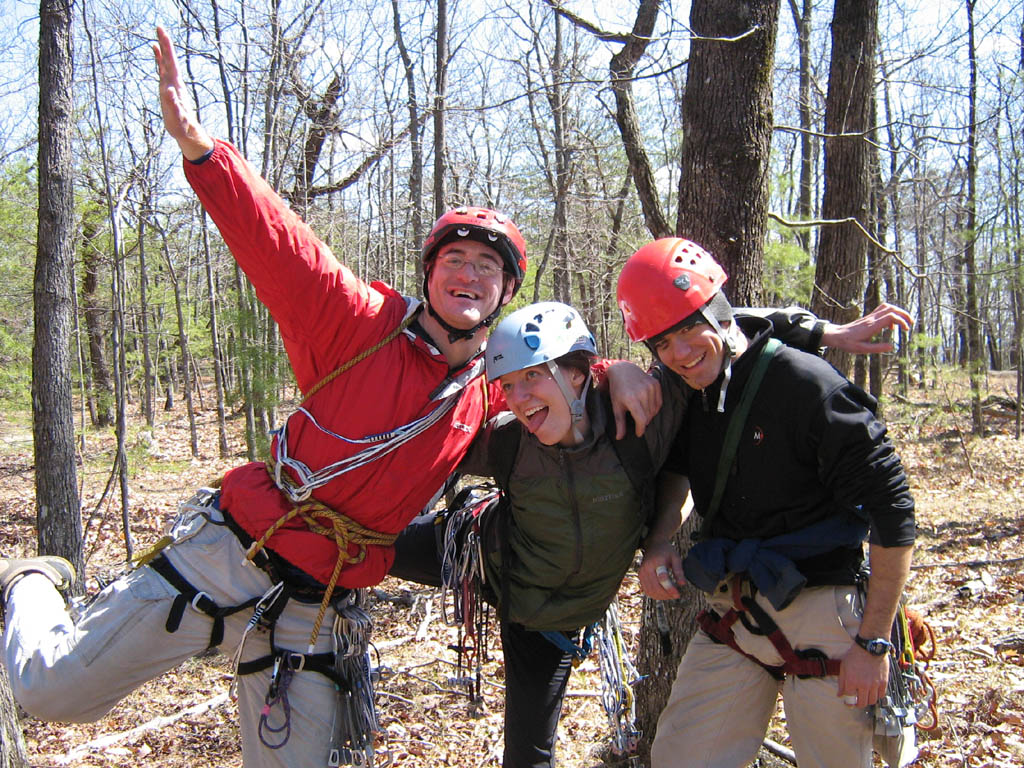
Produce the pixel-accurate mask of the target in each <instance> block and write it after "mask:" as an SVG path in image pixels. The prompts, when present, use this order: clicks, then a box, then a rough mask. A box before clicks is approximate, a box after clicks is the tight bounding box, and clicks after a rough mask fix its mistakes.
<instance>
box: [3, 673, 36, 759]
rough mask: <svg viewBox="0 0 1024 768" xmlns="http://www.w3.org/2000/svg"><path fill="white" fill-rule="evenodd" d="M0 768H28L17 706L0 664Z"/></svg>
mask: <svg viewBox="0 0 1024 768" xmlns="http://www.w3.org/2000/svg"><path fill="white" fill-rule="evenodd" d="M0 768H29V762H28V753H27V752H26V751H25V737H24V735H23V734H22V732H21V722H20V720H19V719H18V705H17V704H15V703H14V696H12V695H11V683H10V681H9V680H8V679H7V667H6V666H5V665H4V664H0Z"/></svg>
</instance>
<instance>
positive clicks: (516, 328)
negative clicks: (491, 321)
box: [487, 301, 597, 381]
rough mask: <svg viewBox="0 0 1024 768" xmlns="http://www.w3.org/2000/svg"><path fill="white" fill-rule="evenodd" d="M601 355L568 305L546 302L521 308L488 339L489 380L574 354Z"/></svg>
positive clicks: (588, 333) (505, 320)
mask: <svg viewBox="0 0 1024 768" xmlns="http://www.w3.org/2000/svg"><path fill="white" fill-rule="evenodd" d="M577 351H581V352H586V353H588V354H591V355H597V344H596V343H595V342H594V336H593V334H591V333H590V330H589V329H588V328H587V324H586V323H584V322H583V318H582V317H580V313H579V312H577V311H576V310H575V309H573V308H572V307H570V306H569V305H568V304H561V303H559V302H557V301H542V302H540V303H538V304H530V305H529V306H526V307H523V308H522V309H517V310H516V311H515V312H513V313H512V314H511V315H509V316H508V317H506V318H505V319H504V320H502V321H501V322H500V323H499V324H498V327H497V328H495V329H494V330H493V331H492V332H491V336H490V338H489V339H488V340H487V378H488V379H490V380H491V381H494V380H495V379H497V378H498V377H499V376H504V375H505V374H506V373H512V372H513V371H521V370H523V369H524V368H529V367H530V366H533V365H540V364H542V363H548V362H552V361H554V360H557V359H558V358H559V357H561V356H562V355H567V354H569V353H570V352H577Z"/></svg>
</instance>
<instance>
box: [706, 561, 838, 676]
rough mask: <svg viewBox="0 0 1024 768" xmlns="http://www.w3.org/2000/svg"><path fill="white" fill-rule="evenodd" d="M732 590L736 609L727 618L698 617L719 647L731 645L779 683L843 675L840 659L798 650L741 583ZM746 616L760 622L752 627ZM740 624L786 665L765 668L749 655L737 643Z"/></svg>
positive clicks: (734, 583) (711, 614)
mask: <svg viewBox="0 0 1024 768" xmlns="http://www.w3.org/2000/svg"><path fill="white" fill-rule="evenodd" d="M730 584H731V590H732V602H733V606H732V608H730V609H729V610H728V611H726V612H725V614H724V615H722V616H719V615H718V614H717V613H715V612H714V611H701V612H700V614H699V615H698V616H697V624H699V625H700V628H701V629H702V630H704V632H705V633H706V634H707V635H708V637H710V638H711V639H712V640H714V641H715V642H717V643H722V644H723V645H728V646H729V647H730V648H732V649H733V650H734V651H736V652H737V653H740V654H742V655H744V656H746V657H747V658H748V659H750V660H751V661H753V662H754V663H755V664H757V665H758V666H761V667H764V669H765V670H766V671H767V672H768V674H770V675H771V676H772V677H774V678H775V679H776V680H780V681H781V680H783V679H785V677H786V675H796V676H797V677H800V678H806V677H829V676H832V675H838V674H839V659H830V658H828V657H827V656H826V655H825V654H824V653H823V652H822V651H820V650H818V649H817V648H806V649H802V650H799V651H797V650H794V649H793V646H792V645H790V643H789V640H788V639H787V638H786V635H785V634H783V632H782V630H781V629H779V625H778V624H776V623H775V620H774V619H772V617H771V616H769V615H768V612H767V611H766V610H764V608H762V607H761V606H760V605H758V604H757V603H756V602H755V601H754V598H752V597H750V596H748V595H743V594H741V592H740V579H739V577H733V578H732V579H730ZM744 614H750V618H752V619H753V620H754V622H756V624H752V623H751V622H750V621H749V620H748V619H747V618H746V616H745V615H744ZM737 621H740V622H741V623H742V624H743V625H744V626H745V627H746V628H747V630H748V631H750V632H751V633H752V634H756V635H763V636H765V637H767V638H768V639H769V640H770V641H771V644H772V645H773V646H775V650H776V651H777V652H778V654H779V656H781V657H782V660H783V663H782V664H780V665H772V664H765V663H764V662H763V661H761V660H760V659H759V658H757V657H756V656H754V655H752V654H749V653H747V652H746V651H744V650H743V649H742V648H740V647H739V644H738V643H737V642H736V636H735V634H733V631H732V627H733V625H734V624H735V623H736V622H737Z"/></svg>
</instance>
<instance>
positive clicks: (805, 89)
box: [789, 0, 814, 255]
mask: <svg viewBox="0 0 1024 768" xmlns="http://www.w3.org/2000/svg"><path fill="white" fill-rule="evenodd" d="M812 7H813V4H812V0H802V3H801V5H800V6H799V7H798V6H797V0H789V10H790V13H792V15H793V26H794V27H795V28H796V37H797V48H798V51H799V67H800V99H799V103H798V104H797V109H798V112H799V114H800V181H799V192H798V194H797V203H796V212H795V213H796V218H797V220H798V221H810V219H811V213H812V212H811V194H812V192H813V188H812V184H813V183H814V181H813V173H814V148H813V146H812V143H813V137H812V136H811V131H812V128H813V123H812V117H811V11H812ZM796 239H797V242H799V243H800V247H801V248H803V249H804V250H805V251H806V252H807V253H808V255H809V254H810V253H811V231H810V230H809V229H798V230H796Z"/></svg>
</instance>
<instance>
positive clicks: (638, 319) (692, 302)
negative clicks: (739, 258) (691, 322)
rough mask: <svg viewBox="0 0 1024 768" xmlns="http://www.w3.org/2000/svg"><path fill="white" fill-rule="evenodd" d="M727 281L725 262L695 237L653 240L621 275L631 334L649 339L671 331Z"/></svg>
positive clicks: (620, 295) (624, 316) (621, 302)
mask: <svg viewBox="0 0 1024 768" xmlns="http://www.w3.org/2000/svg"><path fill="white" fill-rule="evenodd" d="M725 281H726V274H725V270H724V269H722V267H721V265H719V263H718V262H717V261H715V259H714V258H713V257H712V256H711V254H710V253H708V252H707V251H705V250H704V249H703V248H701V247H700V246H699V245H697V244H696V243H694V242H691V241H690V240H684V239H683V238H680V237H665V238H662V239H660V240H655V241H654V242H652V243H648V244H647V245H645V246H644V247H642V248H641V249H640V250H638V251H637V252H636V253H634V254H633V255H632V256H630V257H629V260H628V261H627V262H626V265H625V266H624V267H623V268H622V272H621V273H619V286H618V303H619V309H620V310H621V311H622V319H623V321H624V322H625V324H626V333H627V334H628V335H629V338H630V339H632V340H633V341H645V340H647V339H650V338H651V337H653V336H657V335H658V334H660V333H663V332H664V331H667V330H669V329H670V328H672V327H674V326H676V325H678V324H679V323H681V322H682V321H683V320H685V319H686V318H687V317H689V316H690V315H692V314H693V313H694V312H697V311H699V310H700V309H701V308H702V307H703V306H704V305H705V304H707V303H708V302H709V301H710V300H711V299H712V298H714V296H715V294H717V293H718V291H719V289H720V288H721V287H722V285H723V284H724V283H725Z"/></svg>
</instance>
